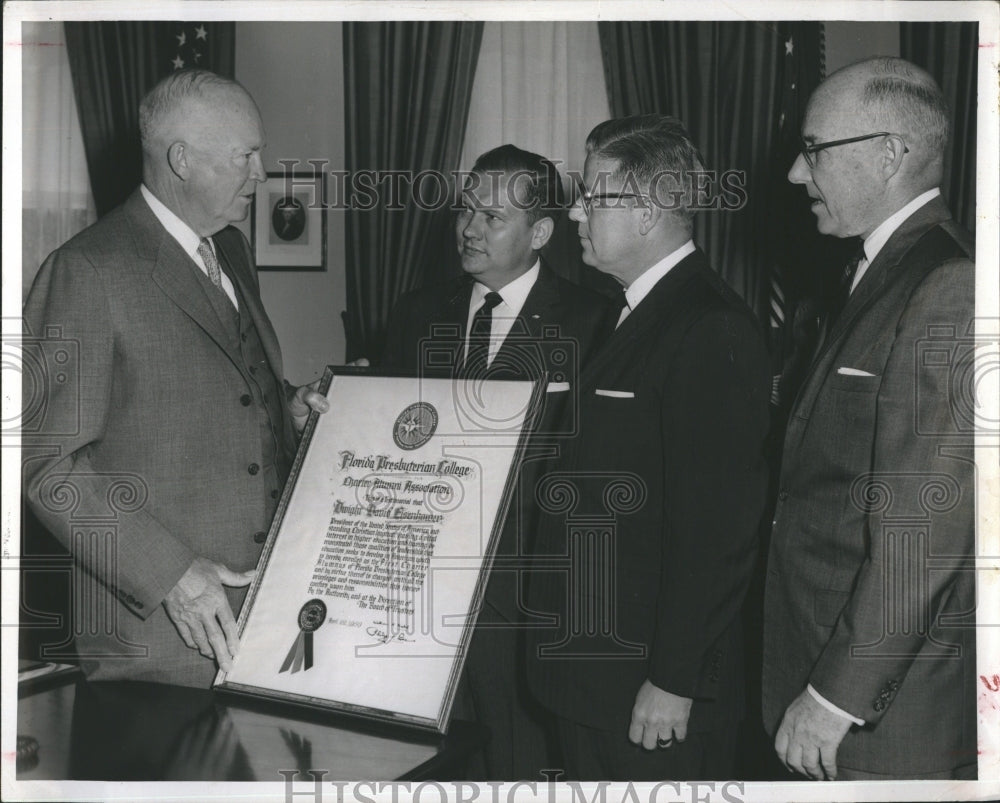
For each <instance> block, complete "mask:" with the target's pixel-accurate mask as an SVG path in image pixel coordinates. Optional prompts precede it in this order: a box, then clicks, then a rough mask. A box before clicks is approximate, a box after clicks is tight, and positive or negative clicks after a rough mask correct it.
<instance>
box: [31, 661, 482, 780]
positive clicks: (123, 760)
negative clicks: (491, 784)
mask: <svg viewBox="0 0 1000 803" xmlns="http://www.w3.org/2000/svg"><path fill="white" fill-rule="evenodd" d="M36 689H37V690H26V693H24V694H23V696H20V699H19V700H18V710H17V733H18V734H19V735H23V736H31V737H33V738H34V739H36V740H37V742H38V754H37V763H34V765H33V766H32V765H30V764H29V765H28V766H25V767H23V768H18V772H17V779H18V780H19V781H32V780H104V781H275V782H283V781H284V777H283V776H282V775H280V774H279V772H278V771H279V770H295V771H297V772H299V773H300V774H299V775H298V776H297V777H296V778H295V780H296V781H297V782H308V781H309V780H310V779H311V777H312V776H310V775H309V774H308V773H307V771H308V770H316V771H317V772H318V771H321V770H326V774H325V776H323V780H324V782H330V781H335V780H343V781H352V780H355V781H356V780H373V781H382V780H386V781H388V780H422V779H430V778H433V779H435V780H452V779H455V778H461V777H462V771H463V768H464V764H465V760H466V759H467V758H468V756H469V754H470V753H471V752H472V751H473V750H474V749H476V748H477V747H479V746H480V745H481V744H482V743H483V742H484V741H485V731H484V729H482V728H481V727H479V726H478V725H474V724H472V723H469V722H462V721H457V722H452V724H451V727H450V729H449V732H448V735H447V736H441V735H439V734H427V733H422V732H419V731H415V730H410V729H407V728H403V727H390V726H385V725H380V724H377V723H373V724H369V723H367V722H364V721H360V720H359V721H355V720H353V719H351V718H347V717H344V716H342V715H339V714H334V713H330V712H326V711H320V710H315V709H305V708H296V707H292V706H287V705H278V704H273V703H265V702H260V703H257V702H253V701H250V702H245V701H243V700H242V699H239V698H235V697H229V696H225V695H221V694H216V693H214V692H212V691H208V690H202V689H190V688H186V687H182V686H166V685H163V684H158V683H138V682H133V683H128V682H113V683H112V682H104V683H87V682H86V681H84V680H76V679H71V680H70V681H68V682H67V681H65V680H64V681H62V682H60V683H57V684H56V685H52V684H42V685H41V686H36Z"/></svg>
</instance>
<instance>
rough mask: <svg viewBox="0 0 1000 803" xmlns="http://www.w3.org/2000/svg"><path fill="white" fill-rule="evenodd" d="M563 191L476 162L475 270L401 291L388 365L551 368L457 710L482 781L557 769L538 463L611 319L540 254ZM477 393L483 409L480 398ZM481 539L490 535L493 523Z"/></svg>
mask: <svg viewBox="0 0 1000 803" xmlns="http://www.w3.org/2000/svg"><path fill="white" fill-rule="evenodd" d="M563 196H564V192H563V188H562V180H561V178H560V175H559V171H558V170H557V169H556V166H555V165H554V164H553V163H552V162H551V161H550V160H548V159H546V158H544V157H543V156H540V155H538V154H535V153H530V152H528V151H525V150H522V149H521V148H518V147H515V146H514V145H501V146H500V147H497V148H493V149H492V150H490V151H487V152H486V153H484V154H482V155H481V156H480V157H479V158H478V159H476V162H475V164H474V165H473V168H472V172H471V173H470V174H469V176H468V179H467V181H466V183H465V186H464V187H463V193H462V206H461V209H460V211H459V213H458V216H457V218H456V220H455V243H456V246H457V248H458V251H459V254H460V255H461V262H462V270H463V275H462V276H461V277H460V278H458V279H454V280H451V281H449V282H445V283H443V284H438V285H432V286H429V287H424V288H421V289H419V290H415V291H413V292H411V293H407V294H406V295H404V296H403V297H402V298H400V300H399V301H398V302H397V304H396V307H395V309H394V310H393V313H392V315H391V317H390V319H389V325H388V327H387V333H386V345H385V350H384V352H383V355H382V360H381V363H380V366H381V367H382V368H383V369H385V370H390V371H392V370H404V371H416V372H419V373H420V374H421V375H433V374H435V373H437V372H440V371H441V369H442V367H444V369H445V370H446V371H447V372H448V374H449V375H454V376H458V377H461V378H463V379H467V380H469V383H468V384H467V385H465V387H466V388H472V389H473V390H471V391H468V392H470V395H471V394H475V393H476V391H475V390H474V388H475V387H477V382H478V381H480V380H484V379H486V380H515V381H517V380H525V379H534V378H536V377H537V376H540V375H541V373H542V372H543V371H544V372H546V373H547V375H548V387H547V392H546V393H545V401H544V402H543V404H542V409H541V411H540V412H539V416H538V420H537V422H536V425H535V428H534V430H533V435H532V437H531V439H530V440H529V441H528V445H527V447H526V449H525V453H524V455H523V463H522V466H521V470H520V472H519V475H518V492H517V493H516V494H515V495H514V497H513V499H512V501H511V504H510V510H509V512H508V513H507V516H506V518H505V520H504V524H503V529H502V531H501V534H500V537H499V541H498V546H497V553H496V557H495V560H494V562H493V565H492V568H491V572H490V577H489V582H488V583H487V585H486V590H485V596H484V601H483V606H482V610H481V612H480V614H479V618H478V619H477V621H476V629H475V631H474V632H473V636H472V640H471V643H470V645H469V650H468V653H467V656H466V663H465V670H464V672H463V675H462V680H461V682H460V684H459V692H458V697H457V701H456V712H457V715H459V716H461V717H464V718H473V719H475V720H476V721H478V722H479V723H480V724H482V725H485V726H486V727H487V728H488V729H489V731H490V739H489V742H488V743H487V744H486V745H485V746H484V747H483V748H482V749H481V750H478V751H476V753H475V754H474V755H473V756H472V758H471V759H470V761H469V764H468V767H467V772H468V774H469V777H472V778H476V779H480V780H482V779H486V778H490V779H494V780H502V781H514V780H531V779H534V780H536V781H537V780H542V777H543V776H541V775H540V774H539V773H540V771H541V770H543V769H546V768H548V767H550V766H552V763H551V759H550V758H549V752H550V751H549V747H548V744H549V742H550V739H549V736H548V734H547V732H546V728H545V725H546V723H545V717H544V712H540V711H539V707H538V704H537V703H535V702H534V700H532V699H531V697H530V696H529V695H528V693H527V689H526V688H525V679H524V669H523V664H522V662H521V661H520V656H521V652H522V651H523V642H522V624H523V621H522V620H523V618H524V617H523V608H524V602H523V591H522V589H523V587H524V582H525V577H526V575H527V571H526V569H525V566H524V562H525V555H526V553H527V552H528V547H527V541H528V538H529V536H530V531H529V526H528V522H529V521H530V520H531V518H532V515H531V511H533V510H534V507H533V504H532V499H533V497H534V486H533V481H534V477H535V476H536V470H535V468H534V467H535V466H537V465H539V464H540V463H541V462H542V458H544V457H546V456H547V455H548V453H549V452H550V451H551V450H552V449H558V448H559V445H560V444H561V443H563V442H564V441H565V437H563V436H564V435H565V433H563V436H560V433H559V432H558V429H557V427H559V426H562V425H561V424H557V420H556V415H557V414H556V410H558V409H559V408H562V407H567V406H568V407H569V408H571V409H574V408H575V406H576V405H575V403H574V402H573V398H572V397H573V394H574V393H576V379H577V372H578V369H579V365H580V363H581V362H582V361H583V360H584V359H585V358H586V355H587V354H588V353H589V352H590V350H591V347H592V345H593V343H594V342H595V340H596V338H597V337H598V334H599V332H600V331H601V330H602V329H603V327H604V326H605V325H606V320H607V317H608V311H607V299H606V298H604V296H601V295H599V294H597V293H595V292H592V291H589V290H586V289H585V288H583V287H579V286H577V285H575V284H573V283H571V282H569V281H567V280H566V279H564V278H562V277H560V276H558V275H556V273H555V272H553V270H552V269H551V268H550V267H549V266H548V265H547V264H546V262H545V260H544V259H543V257H542V255H541V253H542V249H543V248H544V247H545V245H546V244H547V243H548V241H549V238H550V237H551V236H552V233H553V230H554V228H555V225H556V221H557V220H558V218H559V216H560V215H561V214H562V213H563V208H564V203H565V202H564V201H563ZM465 403H467V404H469V405H470V409H474V408H475V404H476V402H475V399H474V398H471V397H470V398H467V399H466V400H465ZM571 431H572V424H571V423H570V424H568V425H567V432H571ZM483 536H484V537H483V542H484V543H485V541H486V537H487V536H489V533H488V532H486V533H483Z"/></svg>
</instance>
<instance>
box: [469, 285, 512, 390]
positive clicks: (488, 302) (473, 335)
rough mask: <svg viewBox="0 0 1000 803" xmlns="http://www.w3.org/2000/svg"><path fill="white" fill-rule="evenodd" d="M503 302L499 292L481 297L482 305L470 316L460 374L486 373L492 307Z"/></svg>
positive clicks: (476, 374)
mask: <svg viewBox="0 0 1000 803" xmlns="http://www.w3.org/2000/svg"><path fill="white" fill-rule="evenodd" d="M502 303H503V298H502V297H501V296H500V294H499V293H494V292H489V293H487V294H486V297H485V298H484V299H483V305H482V306H481V307H480V308H479V309H477V310H476V314H475V315H473V316H472V325H471V326H470V327H469V353H468V356H467V357H466V358H465V365H464V366H463V368H462V374H463V375H464V376H467V377H474V376H481V375H482V374H485V373H486V367H487V365H488V363H489V360H488V357H489V349H490V331H491V330H492V328H493V308H494V307H496V306H497V305H498V304H502Z"/></svg>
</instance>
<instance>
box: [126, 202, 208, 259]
mask: <svg viewBox="0 0 1000 803" xmlns="http://www.w3.org/2000/svg"><path fill="white" fill-rule="evenodd" d="M139 191H140V192H141V193H142V197H143V198H144V199H145V200H146V203H147V204H149V208H150V209H151V210H152V211H153V214H154V215H156V219H157V220H158V221H160V223H161V224H162V225H163V228H165V229H166V230H167V234H169V235H170V236H171V237H173V238H174V239H175V240H177V242H178V243H179V244H180V247H181V248H183V249H184V252H185V253H186V254H187V255H188V256H190V257H191V259H193V260H194V261H195V263H197V264H201V259H200V257H199V256H198V246H199V245H200V244H201V238H200V237H199V236H198V235H197V234H195V231H194V229H192V228H191V227H190V226H189V225H188V224H187V223H185V222H184V221H183V220H181V219H180V218H179V217H177V215H175V214H174V213H173V212H171V211H170V209H168V208H167V206H166V204H164V203H163V201H161V200H160V199H159V198H157V197H156V196H155V195H153V193H152V192H151V191H150V190H149V188H147V187H146V185H145V184H143V185H141V186H140V187H139Z"/></svg>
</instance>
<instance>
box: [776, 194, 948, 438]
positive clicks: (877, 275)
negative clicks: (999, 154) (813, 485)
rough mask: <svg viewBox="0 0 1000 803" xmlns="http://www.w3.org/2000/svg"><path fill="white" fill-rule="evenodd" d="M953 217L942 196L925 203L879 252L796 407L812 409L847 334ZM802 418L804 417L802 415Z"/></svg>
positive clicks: (812, 369)
mask: <svg viewBox="0 0 1000 803" xmlns="http://www.w3.org/2000/svg"><path fill="white" fill-rule="evenodd" d="M949 219H951V215H950V214H949V212H948V207H947V206H946V205H945V203H944V201H943V200H942V199H941V198H940V197H938V198H935V199H933V200H932V201H929V202H928V203H927V204H925V205H924V206H922V207H921V208H920V209H918V210H917V211H916V212H914V213H913V214H912V215H910V217H908V218H907V219H906V220H904V221H903V224H902V225H901V226H900V227H899V228H898V229H896V231H895V232H893V234H892V236H891V237H890V238H889V240H888V241H887V242H886V244H885V245H884V246H883V247H882V250H880V251H879V252H878V256H876V257H875V261H874V262H872V263H871V265H870V266H869V267H868V270H867V271H866V272H865V275H864V276H863V277H862V279H861V282H860V283H859V284H858V286H857V287H856V288H855V290H854V292H853V293H851V296H850V298H849V299H848V301H847V305H846V306H845V307H844V309H843V312H841V314H840V317H839V318H838V319H837V322H836V324H834V326H833V329H831V330H830V333H829V335H828V337H827V338H826V339H825V340H824V342H823V344H822V345H821V346H820V350H819V352H818V353H817V354H816V359H814V360H813V363H812V366H811V367H810V369H809V373H808V374H807V375H806V378H805V381H804V382H803V384H802V389H801V390H800V392H799V395H798V398H797V399H796V401H795V403H794V405H793V407H792V409H793V419H794V417H795V416H794V411H798V410H799V409H805V410H811V409H812V405H813V402H814V401H815V398H816V394H817V393H818V392H819V388H820V387H821V386H822V384H823V381H824V380H825V378H826V376H827V374H828V373H829V371H830V367H831V365H830V364H831V361H832V360H833V358H834V356H835V355H836V354H837V353H838V351H839V347H840V344H841V342H842V341H843V339H844V337H846V335H847V334H848V333H849V332H850V331H851V330H852V329H853V328H854V323H855V322H856V321H857V320H858V318H860V317H861V316H862V315H864V313H865V312H866V311H867V310H868V309H869V308H870V307H871V306H872V304H874V303H875V302H876V301H877V300H878V299H879V297H881V295H882V293H883V292H884V291H885V289H886V287H887V286H888V285H889V284H890V283H891V282H892V281H893V279H894V278H895V276H896V275H897V268H898V267H899V266H900V265H901V264H902V263H904V262H905V260H906V255H907V253H909V251H910V249H911V248H913V246H914V245H915V244H916V242H917V240H919V239H920V238H921V237H922V236H923V235H924V234H925V233H926V232H927V231H928V230H929V229H931V228H933V227H934V226H937V225H939V224H941V223H944V222H945V221H947V220H949ZM799 417H801V416H799Z"/></svg>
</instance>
